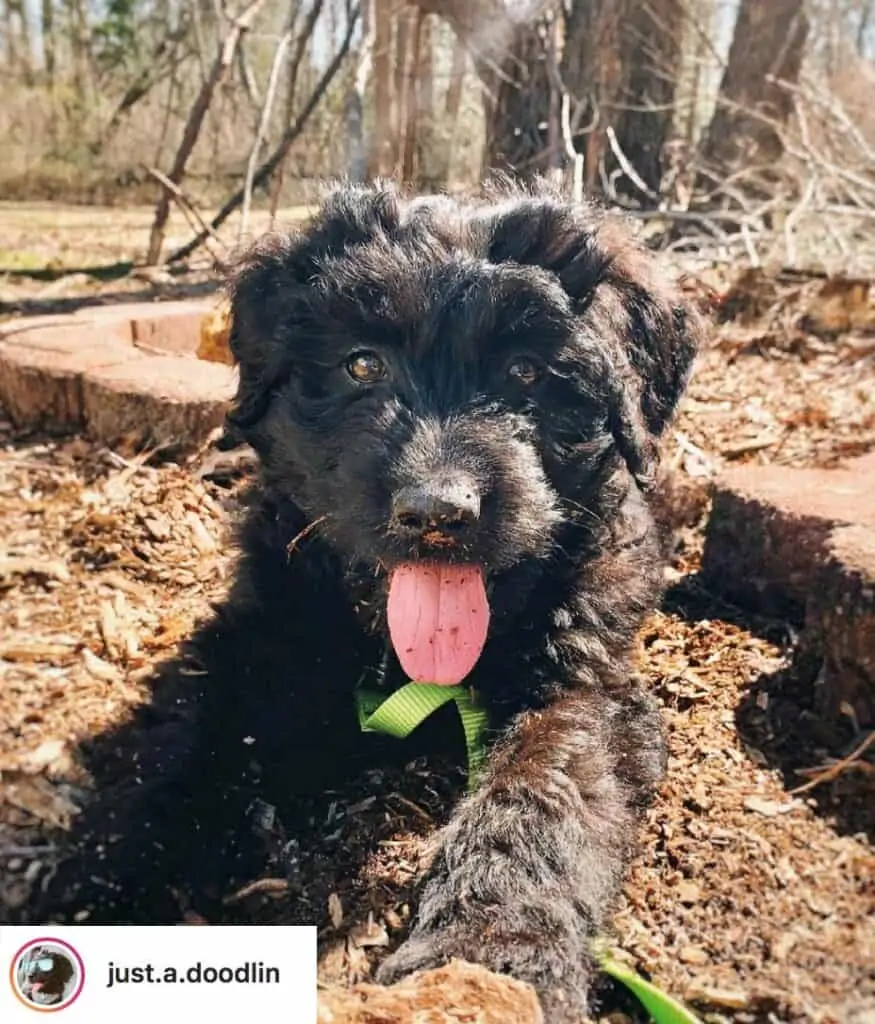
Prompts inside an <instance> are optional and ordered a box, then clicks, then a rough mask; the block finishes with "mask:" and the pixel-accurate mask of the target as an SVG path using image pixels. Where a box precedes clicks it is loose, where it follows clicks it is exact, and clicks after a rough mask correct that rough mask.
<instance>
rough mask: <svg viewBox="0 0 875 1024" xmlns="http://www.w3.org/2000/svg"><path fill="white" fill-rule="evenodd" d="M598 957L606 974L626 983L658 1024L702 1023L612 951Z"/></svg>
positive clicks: (600, 965)
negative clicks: (614, 955) (615, 957)
mask: <svg viewBox="0 0 875 1024" xmlns="http://www.w3.org/2000/svg"><path fill="white" fill-rule="evenodd" d="M598 959H599V967H601V969H602V970H603V971H604V972H605V974H609V975H610V976H611V977H612V978H614V979H615V980H616V981H619V982H620V984H622V985H625V986H626V988H628V989H629V991H630V992H631V993H632V994H633V995H634V996H635V997H636V998H637V1000H638V1002H639V1003H641V1005H642V1006H643V1007H644V1009H645V1010H647V1012H648V1013H649V1014H650V1016H651V1017H652V1018H653V1020H654V1021H655V1022H656V1024H702V1022H701V1020H700V1019H699V1018H698V1017H697V1016H696V1015H695V1014H694V1013H692V1012H691V1011H690V1010H688V1009H687V1008H686V1007H685V1006H684V1005H683V1004H682V1003H679V1002H678V1001H677V1000H676V999H673V998H672V997H671V996H670V995H667V994H666V993H665V992H663V991H662V990H661V989H658V988H657V987H656V986H655V985H653V984H651V983H650V982H649V981H645V980H644V978H642V977H641V975H640V974H637V973H636V972H635V971H633V970H632V969H631V967H627V966H626V965H625V964H621V963H620V961H619V960H615V959H614V958H613V957H612V956H611V955H610V953H606V952H602V953H601V954H600V955H599V958H598Z"/></svg>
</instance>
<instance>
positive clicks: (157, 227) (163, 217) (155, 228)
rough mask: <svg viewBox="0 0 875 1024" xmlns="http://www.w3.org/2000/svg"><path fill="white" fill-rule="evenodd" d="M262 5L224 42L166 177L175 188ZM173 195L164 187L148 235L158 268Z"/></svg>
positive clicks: (258, 1)
mask: <svg viewBox="0 0 875 1024" xmlns="http://www.w3.org/2000/svg"><path fill="white" fill-rule="evenodd" d="M263 4H264V0H249V3H248V4H247V5H246V7H244V9H243V10H242V11H241V12H240V14H239V15H237V17H236V18H234V20H233V21H232V22H231V26H230V28H229V30H228V33H227V35H226V36H225V38H224V39H223V40H222V43H221V45H220V47H219V52H218V53H217V54H216V59H215V61H214V62H213V66H212V68H211V70H210V73H209V75H208V76H207V79H206V81H205V82H204V83H203V85H202V86H201V90H200V92H199V93H198V95H197V98H196V99H195V101H194V104H193V105H192V108H191V110H190V111H189V115H188V120H187V121H186V124H185V130H184V131H183V133H182V141H181V142H180V144H179V149H178V150H177V151H176V158H175V159H174V161H173V167H172V168H171V169H170V173H169V174H168V175H167V177H168V179H169V180H170V181H172V182H173V183H174V185H178V184H179V183H180V182H181V181H182V179H183V177H184V176H185V168H186V165H187V164H188V160H189V157H190V156H191V153H192V150H193V149H194V147H195V144H196V143H197V140H198V136H199V135H200V131H201V127H202V125H203V122H204V118H205V117H206V115H207V111H208V110H209V108H210V103H211V102H212V99H213V94H214V93H215V91H216V89H217V87H218V86H219V84H220V83H221V82H222V80H223V79H224V78H225V76H226V75H227V73H228V69H229V68H230V67H231V64H232V62H233V60H234V54H235V53H236V51H237V47H238V45H239V44H240V39H241V38H242V36H243V33H244V32H246V31H248V29H249V28H250V26H251V25H252V22H253V21H254V20H255V16H256V15H257V14H258V12H259V10H260V9H261V7H262V5H263ZM170 195H171V193H170V192H169V191H168V190H167V189H166V188H165V189H164V191H163V192H162V193H161V198H160V199H159V200H158V205H157V207H156V208H155V218H154V220H153V222H152V230H151V232H150V235H149V249H148V252H147V255H146V263H147V265H149V266H155V265H156V264H157V263H158V262H159V260H160V258H161V246H162V245H163V243H164V229H165V227H166V225H167V218H168V216H169V214H170Z"/></svg>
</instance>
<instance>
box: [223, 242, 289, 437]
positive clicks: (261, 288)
mask: <svg viewBox="0 0 875 1024" xmlns="http://www.w3.org/2000/svg"><path fill="white" fill-rule="evenodd" d="M296 257H297V246H296V244H295V240H294V238H292V237H291V236H289V235H283V234H268V235H264V236H263V237H261V238H259V240H258V241H257V242H256V243H255V244H253V245H252V246H250V247H249V248H248V249H246V250H244V251H242V252H241V253H238V254H237V255H236V256H235V257H233V258H232V260H231V261H230V262H229V263H228V264H227V265H226V267H225V275H226V278H225V288H226V292H227V294H228V296H229V298H230V302H231V332H230V346H231V353H232V355H233V356H234V359H235V361H236V363H237V366H238V370H239V374H240V381H239V384H238V387H237V395H236V397H235V400H234V403H233V405H232V407H231V410H230V412H229V413H228V422H229V423H230V424H231V425H232V426H233V427H235V428H236V429H238V430H239V431H240V432H241V433H242V434H243V435H244V436H246V434H247V431H249V430H251V429H252V428H253V427H255V425H256V424H257V423H258V421H259V420H260V419H261V418H262V417H263V416H264V414H265V412H266V411H267V407H268V404H269V402H270V392H271V389H272V388H273V387H274V386H275V385H276V383H277V382H278V381H279V379H280V378H281V376H282V374H283V372H284V369H285V363H286V360H287V358H288V346H287V345H285V344H283V342H284V340H285V339H284V337H283V333H284V332H283V328H284V327H285V325H287V324H289V323H290V315H289V314H290V313H291V310H290V308H289V306H290V303H291V302H292V301H293V297H294V294H295V292H296V291H297V290H298V289H297V288H296V287H295V285H297V284H299V283H300V278H301V276H302V274H301V271H302V268H301V267H300V266H299V263H300V260H299V259H298V258H296ZM290 286H291V287H290Z"/></svg>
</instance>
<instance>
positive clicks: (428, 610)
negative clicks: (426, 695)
mask: <svg viewBox="0 0 875 1024" xmlns="http://www.w3.org/2000/svg"><path fill="white" fill-rule="evenodd" d="M387 614H388V619H389V635H390V636H391V638H392V646H393V647H394V648H395V653H396V654H397V655H398V660H399V661H400V662H401V667H402V668H403V669H404V671H405V672H406V673H407V675H409V676H410V678H411V679H412V680H413V682H415V683H438V684H440V685H441V686H454V685H455V684H456V683H460V682H461V681H462V680H463V679H464V678H465V676H466V675H468V673H469V672H470V671H471V669H472V668H473V667H474V665H475V664H476V663H477V659H478V658H479V657H480V652H481V651H482V650H483V645H484V644H485V643H486V631H487V629H488V628H489V604H488V603H487V601H486V589H485V587H484V586H483V574H482V572H481V571H480V568H479V566H476V565H440V564H437V563H434V562H433V563H425V564H423V563H422V562H417V563H415V564H414V563H405V564H404V565H400V566H398V568H397V569H396V570H395V571H394V572H393V573H392V579H391V581H390V584H389V603H388V607H387Z"/></svg>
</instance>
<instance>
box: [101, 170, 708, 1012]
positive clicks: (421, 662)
mask: <svg viewBox="0 0 875 1024" xmlns="http://www.w3.org/2000/svg"><path fill="white" fill-rule="evenodd" d="M230 294H231V299H232V309H233V318H232V334H231V346H232V349H233V353H234V355H235V357H236V359H237V361H238V364H239V371H240V384H239V391H238V395H237V400H236V403H235V406H234V408H233V410H232V412H231V414H230V420H231V423H232V424H233V427H234V428H235V429H236V430H237V431H239V433H240V434H241V435H242V436H243V437H245V438H246V439H247V440H248V441H249V443H250V444H251V445H252V446H253V447H254V449H255V451H256V452H257V453H258V456H259V458H260V463H261V470H262V471H261V481H260V484H259V486H258V487H257V488H256V490H255V492H254V494H253V495H252V504H251V508H250V509H249V511H248V512H247V515H246V518H245V522H244V524H243V526H242V530H241V533H240V538H241V550H242V556H241V559H240V562H239V565H238V569H237V576H236V583H235V585H234V587H233V590H232V593H231V595H230V597H229V599H228V601H227V602H226V604H225V605H224V606H223V607H222V608H221V609H220V610H219V611H218V613H217V615H216V617H215V619H214V621H213V622H211V623H210V624H209V625H208V626H207V627H206V628H205V629H204V630H203V631H202V633H201V634H200V636H199V637H198V638H197V640H198V657H199V659H200V670H199V672H198V673H197V674H193V675H191V676H190V678H189V679H188V682H187V684H186V685H188V687H189V692H188V695H187V697H184V698H183V697H180V696H179V689H178V688H175V689H172V693H173V694H174V697H173V701H174V703H175V709H174V710H173V714H172V715H171V716H169V717H166V718H164V719H162V720H161V724H160V726H156V729H155V730H154V732H153V735H152V738H151V740H150V743H149V745H148V747H146V748H145V749H144V750H143V751H142V752H141V753H140V754H139V755H138V756H139V761H138V774H139V778H138V786H137V787H135V788H136V792H133V791H131V792H129V793H128V794H127V796H125V797H124V798H117V799H116V801H115V803H114V804H113V805H112V807H113V809H112V810H111V811H110V812H105V811H104V814H105V815H106V813H108V814H109V817H110V820H109V821H108V822H107V820H105V819H104V820H103V821H102V822H101V823H100V824H99V825H94V824H93V823H92V825H90V826H89V827H90V829H91V832H92V835H93V836H94V837H95V839H96V840H99V842H98V843H97V845H98V846H99V848H100V855H101V856H102V857H105V858H107V862H106V864H105V865H103V866H101V865H100V864H99V863H95V862H94V861H88V862H87V864H88V867H87V873H88V876H89V878H91V880H92V881H93V880H94V879H95V878H96V879H97V880H98V881H101V882H105V883H106V886H105V888H104V890H103V896H102V897H101V898H100V899H99V900H98V905H96V907H95V915H94V917H93V918H92V919H93V920H95V919H116V920H118V919H122V920H126V919H127V920H129V919H135V920H150V919H151V920H157V919H159V916H160V915H162V914H165V913H168V912H167V911H165V910H164V909H163V908H164V906H165V904H164V903H163V902H162V900H163V899H164V894H165V893H166V888H167V883H168V881H170V880H172V879H174V878H178V877H184V878H187V879H189V880H191V879H194V880H197V879H198V878H199V877H200V876H202V877H206V876H208V875H210V873H211V872H212V871H213V869H214V866H215V865H216V864H219V863H221V861H222V856H220V853H221V852H222V851H224V854H223V855H227V851H228V849H229V848H230V847H232V846H233V845H234V844H235V843H239V842H241V841H242V840H241V839H240V832H241V829H240V824H239V823H240V820H241V818H242V816H243V812H244V810H245V806H246V803H247V801H248V800H249V799H250V797H251V794H252V792H253V791H257V792H259V793H260V794H262V795H264V796H265V797H266V798H267V799H268V800H270V801H271V802H275V803H279V804H281V803H282V802H283V800H285V799H287V798H288V797H289V796H290V795H291V794H296V793H306V792H308V791H318V790H319V789H320V787H323V786H324V785H325V781H326V778H328V777H329V776H328V773H329V772H330V769H331V767H332V763H333V761H334V760H335V758H334V757H333V756H332V755H333V754H334V753H335V752H336V751H339V750H340V749H341V748H342V747H345V746H347V745H350V744H354V743H356V742H358V743H359V744H362V743H364V744H365V745H366V748H365V749H367V750H373V749H374V748H373V747H372V746H371V744H372V743H373V742H374V737H361V735H360V731H359V729H358V724H357V720H356V712H355V707H354V699H353V693H354V689H355V687H356V684H357V683H358V682H359V680H360V679H362V677H363V675H364V676H365V678H366V680H368V681H369V682H371V683H373V682H374V680H376V681H377V682H378V683H379V684H380V685H382V686H383V687H384V689H385V692H386V693H387V694H388V693H390V692H391V691H392V690H394V689H395V688H397V687H399V686H401V685H402V684H403V683H404V682H405V681H406V680H408V679H409V678H414V679H418V680H423V681H436V682H442V683H453V682H458V681H460V680H461V679H462V678H464V679H465V682H466V684H467V685H470V687H472V689H473V691H474V693H475V694H476V695H477V699H478V700H479V701H480V702H481V704H482V705H483V706H484V707H485V708H486V709H487V710H488V713H489V719H490V725H491V729H492V738H493V745H492V750H491V754H490V758H489V761H488V764H487V767H486V769H485V771H484V773H483V775H482V777H481V780H480V782H479V785H478V787H477V789H476V792H475V793H474V794H473V795H472V796H470V797H469V798H468V799H466V800H464V801H463V802H462V803H461V804H460V806H459V807H458V808H457V809H456V811H455V813H454V815H453V816H452V818H451V820H450V822H449V825H448V827H447V828H446V829H445V831H444V832H443V833H442V836H441V838H440V844H439V848H438V852H437V854H436V856H435V857H434V860H433V862H432V863H431V866H430V868H429V870H428V873H427V876H426V878H425V880H424V883H423V887H422V891H421V899H420V902H419V908H418V914H417V916H416V919H415V921H414V924H413V927H412V930H411V932H410V935H409V938H408V939H407V941H406V942H405V943H404V944H403V945H402V946H401V948H400V949H399V950H398V951H397V952H395V953H394V954H393V955H392V956H391V957H390V958H389V959H388V961H386V962H385V963H384V964H383V966H382V969H381V972H380V979H381V980H383V981H392V980H394V979H397V978H398V977H400V976H402V975H404V974H406V973H407V972H410V971H413V970H416V969H418V968H425V967H430V966H434V965H437V964H441V963H444V962H445V961H447V960H448V959H450V958H452V957H461V958H464V959H467V960H472V961H477V962H480V963H482V964H485V965H487V966H488V967H491V968H493V969H495V970H498V971H504V972H508V973H510V974H512V975H514V976H516V977H518V978H521V979H524V980H527V981H530V982H532V983H534V984H535V985H536V986H537V988H538V990H539V992H540V993H541V996H542V999H543V1001H544V1003H545V1006H546V1007H547V1009H548V1019H549V1020H550V1021H551V1022H552V1024H562V1022H570V1021H576V1020H578V1019H579V1017H580V1015H581V1014H582V1013H583V1012H584V1010H585V1007H586V1000H587V992H588V988H589V983H590V980H591V976H592V972H593V959H592V954H591V950H590V944H591V940H592V938H593V936H594V935H595V934H596V933H598V931H599V930H600V929H601V928H602V927H603V925H604V924H605V921H606V917H607V915H608V914H609V912H610V910H611V906H612V903H613V901H614V899H615V897H616V896H617V894H618V891H619V888H620V886H621V884H622V880H623V877H624V872H625V868H626V865H627V862H628V859H629V856H630V851H631V849H632V845H633V842H634V837H635V830H636V824H637V820H638V816H639V814H640V809H641V808H642V807H643V806H644V804H645V803H646V801H647V799H648V797H649V796H650V794H651V793H652V790H653V788H654V786H655V785H656V784H657V783H658V781H659V779H660V777H661V775H662V772H663V769H664V757H665V754H664V741H663V735H662V732H661V727H660V721H659V715H658V711H657V708H656V706H655V705H654V702H653V701H652V699H650V698H649V697H648V695H647V694H646V693H644V692H643V691H642V690H641V689H640V688H639V686H638V685H637V684H636V683H635V682H634V681H633V680H632V679H631V678H630V663H631V659H632V648H633V639H634V636H635V633H636V630H637V629H638V627H639V626H640V624H641V623H642V620H643V618H644V616H645V615H646V614H647V613H648V611H650V610H651V609H652V608H653V607H654V605H655V603H656V602H657V600H658V599H659V596H660V590H661V581H662V554H661V549H660V539H659V537H658V536H657V530H656V527H655V525H654V520H653V517H652V514H651V511H650V509H649V505H648V490H649V488H650V486H651V483H652V480H653V475H654V471H655V468H656V465H655V464H656V458H657V440H658V438H659V436H660V434H661V433H662V432H663V430H664V428H665V426H666V423H667V421H668V419H669V417H670V415H671V413H672V411H673V410H674V408H675V406H676V404H677V402H678V399H679V398H680V396H681V393H682V390H683V388H684V385H685V382H686V379H687V375H688V371H689V368H690V364H691V361H692V359H693V356H694V351H695V348H696V343H697V335H698V332H699V322H698V320H697V317H696V315H695V313H694V312H693V311H691V310H690V309H688V308H687V307H686V305H685V303H684V302H683V301H682V299H681V297H680V296H679V294H678V293H677V292H676V291H675V290H674V289H673V288H672V287H671V286H670V285H669V284H667V283H666V282H665V281H664V280H662V278H661V277H660V275H659V273H658V271H657V269H656V267H655V265H654V261H653V259H652V258H651V257H650V256H649V255H648V254H647V253H646V252H645V251H644V250H642V249H641V248H639V247H638V246H637V245H636V244H635V243H634V242H633V241H632V239H631V236H630V235H629V233H628V232H627V230H626V229H625V228H624V227H623V226H622V225H621V224H620V223H619V222H618V221H617V220H615V219H614V218H612V217H610V216H608V215H606V214H603V213H601V212H598V211H597V210H595V209H594V208H591V207H590V206H586V205H584V206H574V205H570V204H568V203H566V202H564V201H562V200H561V199H560V198H558V197H556V196H553V195H551V194H548V193H547V192H546V191H542V190H536V191H533V192H524V191H519V190H514V189H512V188H504V189H501V190H497V191H496V192H494V193H493V194H491V195H490V196H488V197H487V198H486V199H483V200H480V201H461V200H460V201H456V200H454V199H450V198H445V197H442V198H421V199H406V198H403V197H402V196H401V195H399V194H398V193H396V192H395V191H394V190H393V189H391V188H389V187H383V186H375V187H367V188H365V187H340V188H338V189H337V190H336V191H334V193H333V194H332V195H331V196H330V197H329V198H328V199H327V200H326V202H325V203H324V205H323V207H322V209H321V211H320V212H319V213H318V215H317V216H315V218H314V219H313V220H312V222H311V223H310V224H309V226H308V227H307V228H306V229H305V230H304V231H303V232H301V233H300V234H297V235H291V234H289V235H286V234H276V235H270V236H268V237H265V238H263V239H261V240H260V241H259V242H258V243H257V244H256V245H254V246H253V247H252V248H251V249H250V250H249V251H248V252H247V253H246V254H245V255H244V256H243V257H242V259H241V260H240V261H239V263H238V265H237V266H236V269H235V270H234V272H233V275H232V277H231V281H230ZM369 673H373V677H371V676H369ZM157 699H158V701H159V704H160V699H161V687H160V686H159V688H158V697H157ZM156 717H157V712H156ZM414 738H415V734H414ZM389 742H394V741H389ZM110 839H117V840H119V841H118V842H116V843H115V844H112V843H110V842H109V840H110Z"/></svg>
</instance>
